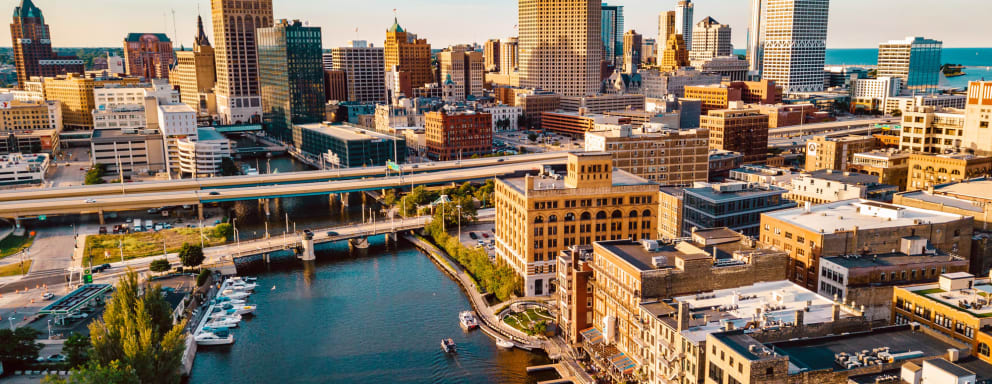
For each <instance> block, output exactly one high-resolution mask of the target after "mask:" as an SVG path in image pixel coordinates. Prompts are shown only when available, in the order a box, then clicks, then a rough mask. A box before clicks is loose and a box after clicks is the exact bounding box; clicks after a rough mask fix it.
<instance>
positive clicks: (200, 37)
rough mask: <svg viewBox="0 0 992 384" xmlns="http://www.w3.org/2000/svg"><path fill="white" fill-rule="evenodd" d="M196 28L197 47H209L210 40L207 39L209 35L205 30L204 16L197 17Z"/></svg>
mask: <svg viewBox="0 0 992 384" xmlns="http://www.w3.org/2000/svg"><path fill="white" fill-rule="evenodd" d="M196 26H197V32H196V39H195V41H196V45H197V46H201V47H202V46H207V47H209V46H210V39H208V38H207V33H206V32H205V31H204V30H203V17H202V16H197V17H196Z"/></svg>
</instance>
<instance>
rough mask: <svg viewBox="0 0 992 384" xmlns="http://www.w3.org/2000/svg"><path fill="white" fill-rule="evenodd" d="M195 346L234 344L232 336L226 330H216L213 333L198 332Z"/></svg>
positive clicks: (194, 337) (194, 338)
mask: <svg viewBox="0 0 992 384" xmlns="http://www.w3.org/2000/svg"><path fill="white" fill-rule="evenodd" d="M193 340H196V345H228V344H233V343H234V335H232V334H231V332H230V331H229V330H227V329H226V328H218V329H214V330H213V331H200V333H197V334H196V336H193Z"/></svg>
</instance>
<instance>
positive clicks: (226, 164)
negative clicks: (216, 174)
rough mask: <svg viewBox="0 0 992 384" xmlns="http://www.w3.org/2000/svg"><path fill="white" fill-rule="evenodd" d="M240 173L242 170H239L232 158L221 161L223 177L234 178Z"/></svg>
mask: <svg viewBox="0 0 992 384" xmlns="http://www.w3.org/2000/svg"><path fill="white" fill-rule="evenodd" d="M240 173H241V169H239V168H238V165H237V164H234V159H232V158H230V157H225V158H223V159H221V160H220V174H221V176H234V175H237V174H240Z"/></svg>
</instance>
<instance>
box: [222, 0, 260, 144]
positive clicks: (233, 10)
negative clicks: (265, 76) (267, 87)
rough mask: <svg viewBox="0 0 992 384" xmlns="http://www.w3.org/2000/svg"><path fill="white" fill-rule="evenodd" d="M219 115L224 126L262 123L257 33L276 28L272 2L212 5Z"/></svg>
mask: <svg viewBox="0 0 992 384" xmlns="http://www.w3.org/2000/svg"><path fill="white" fill-rule="evenodd" d="M211 5H212V8H213V9H212V13H213V31H214V44H215V50H214V55H215V57H216V63H217V85H216V87H215V90H216V94H217V113H218V114H219V115H220V120H221V123H223V124H239V123H244V122H260V121H261V120H262V97H261V95H262V92H261V90H260V89H259V84H258V73H259V70H260V68H259V66H258V53H257V52H258V50H257V47H258V40H257V37H256V34H255V33H256V30H257V29H258V28H262V27H268V26H271V25H272V24H273V17H272V1H271V0H241V1H212V2H211Z"/></svg>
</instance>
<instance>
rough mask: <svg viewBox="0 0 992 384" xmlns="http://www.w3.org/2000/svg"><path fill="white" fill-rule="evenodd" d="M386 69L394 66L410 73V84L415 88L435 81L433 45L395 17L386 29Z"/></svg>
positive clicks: (384, 67) (390, 69)
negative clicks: (411, 31)
mask: <svg viewBox="0 0 992 384" xmlns="http://www.w3.org/2000/svg"><path fill="white" fill-rule="evenodd" d="M383 47H384V48H385V52H384V54H385V57H384V59H385V64H384V66H383V70H384V71H392V70H393V69H394V68H395V69H397V70H399V71H401V72H409V73H410V84H411V86H413V87H414V88H419V87H423V86H424V85H426V84H431V83H434V82H435V79H434V71H433V70H432V69H431V45H430V44H428V43H427V39H418V38H417V35H415V34H413V33H410V32H408V31H406V30H404V29H403V27H401V26H400V24H399V21H398V20H396V19H394V20H393V25H392V26H391V27H389V29H387V30H386V42H385V44H384V45H383Z"/></svg>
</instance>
